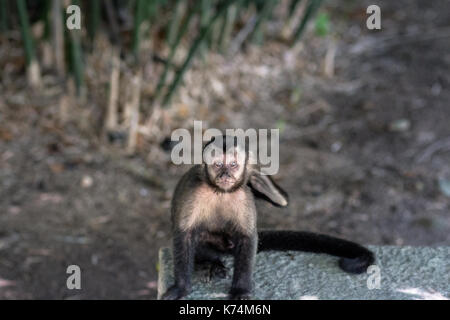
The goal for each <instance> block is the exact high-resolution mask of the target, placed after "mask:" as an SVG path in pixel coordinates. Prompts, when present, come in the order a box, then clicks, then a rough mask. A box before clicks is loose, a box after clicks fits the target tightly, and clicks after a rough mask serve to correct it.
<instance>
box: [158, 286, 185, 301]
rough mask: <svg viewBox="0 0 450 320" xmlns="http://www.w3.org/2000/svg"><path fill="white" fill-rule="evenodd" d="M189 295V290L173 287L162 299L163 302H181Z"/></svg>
mask: <svg viewBox="0 0 450 320" xmlns="http://www.w3.org/2000/svg"><path fill="white" fill-rule="evenodd" d="M188 294H189V289H187V288H180V287H178V286H176V285H173V286H171V287H170V288H169V289H168V290H167V291H166V293H164V294H163V295H162V297H161V300H180V299H182V298H183V297H185V296H187V295H188Z"/></svg>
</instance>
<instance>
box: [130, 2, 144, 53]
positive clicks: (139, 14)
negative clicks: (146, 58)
mask: <svg viewBox="0 0 450 320" xmlns="http://www.w3.org/2000/svg"><path fill="white" fill-rule="evenodd" d="M144 11H145V0H136V6H135V16H134V29H133V53H134V56H135V58H136V60H138V59H139V49H140V45H141V31H142V30H141V25H142V22H143V20H144Z"/></svg>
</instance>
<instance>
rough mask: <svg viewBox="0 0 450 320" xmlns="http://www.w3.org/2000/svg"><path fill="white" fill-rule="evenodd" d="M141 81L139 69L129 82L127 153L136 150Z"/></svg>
mask: <svg viewBox="0 0 450 320" xmlns="http://www.w3.org/2000/svg"><path fill="white" fill-rule="evenodd" d="M141 81H142V73H141V71H138V73H137V74H136V75H135V76H134V77H133V80H132V82H131V85H132V89H131V90H132V94H131V103H130V104H129V108H130V128H129V134H128V146H127V152H128V153H129V154H132V153H134V152H135V150H136V144H137V136H138V133H139V104H140V98H141Z"/></svg>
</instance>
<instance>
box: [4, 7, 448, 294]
mask: <svg viewBox="0 0 450 320" xmlns="http://www.w3.org/2000/svg"><path fill="white" fill-rule="evenodd" d="M71 4H75V5H78V6H79V7H80V8H81V29H80V30H69V29H68V28H67V27H66V22H67V19H69V18H70V17H71V14H67V13H66V8H67V6H69V5H71ZM371 4H377V5H378V6H379V7H380V8H381V27H382V29H381V30H368V29H367V27H366V20H367V18H368V16H369V15H368V14H367V13H366V9H367V7H368V6H369V5H371ZM71 21H72V20H71ZM72 22H75V23H76V21H72ZM449 86H450V1H446V0H401V1H388V0H379V1H365V0H361V1H356V0H355V1H351V0H333V1H331V0H329V1H320V0H265V1H264V0H235V1H220V0H196V1H185V0H148V1H146V0H129V1H126V0H122V1H121V0H89V1H81V0H78V1H76V0H72V1H62V0H61V1H60V0H27V1H25V0H17V1H16V0H0V299H154V298H155V297H156V280H157V270H158V262H157V259H158V249H159V248H160V247H162V246H167V245H169V244H170V214H169V208H170V199H171V196H172V192H173V190H174V187H175V184H176V183H177V181H178V179H179V178H180V177H181V175H182V174H183V173H184V172H185V171H186V170H187V167H185V166H175V165H173V164H172V163H171V160H170V150H171V146H172V144H171V143H170V134H171V132H172V130H174V129H176V128H187V129H191V128H192V126H193V120H202V121H204V128H205V129H206V127H214V128H220V129H226V128H244V129H246V128H256V129H258V128H269V129H270V128H279V129H280V161H281V163H280V171H279V174H278V175H277V176H276V177H275V180H276V181H277V182H278V183H279V184H280V185H281V186H283V188H284V189H286V190H287V191H288V192H289V194H290V199H291V204H290V206H289V207H288V208H287V209H278V208H274V207H272V206H270V205H269V204H266V203H259V202H258V204H257V205H258V210H259V222H258V224H259V226H260V227H261V228H272V229H299V230H309V231H315V232H321V233H327V234H331V235H335V236H341V237H344V238H347V239H351V240H354V241H357V242H360V243H365V244H378V245H402V246H403V245H414V246H439V245H449V244H450V217H449V209H450V123H449V120H450V106H449V101H450V91H449ZM71 264H76V265H79V266H80V267H81V271H82V290H72V291H71V290H68V289H67V288H66V279H67V276H68V275H67V274H66V268H67V266H68V265H71Z"/></svg>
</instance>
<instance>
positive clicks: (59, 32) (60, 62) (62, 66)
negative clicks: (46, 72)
mask: <svg viewBox="0 0 450 320" xmlns="http://www.w3.org/2000/svg"><path fill="white" fill-rule="evenodd" d="M62 19H63V16H62V3H61V1H60V0H53V1H52V29H53V31H52V33H53V53H54V58H55V65H56V71H57V73H58V76H59V77H61V78H64V77H65V74H66V63H65V58H64V57H65V53H64V51H65V48H64V27H63V21H62Z"/></svg>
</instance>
